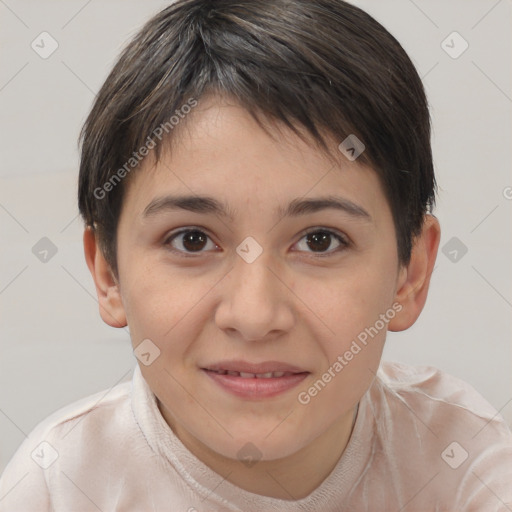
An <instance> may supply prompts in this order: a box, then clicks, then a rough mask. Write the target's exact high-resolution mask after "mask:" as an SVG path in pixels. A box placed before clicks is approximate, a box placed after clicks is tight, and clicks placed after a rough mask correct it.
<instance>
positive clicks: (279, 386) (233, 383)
mask: <svg viewBox="0 0 512 512" xmlns="http://www.w3.org/2000/svg"><path fill="white" fill-rule="evenodd" d="M202 371H203V372H204V373H206V375H208V377H210V379H212V380H213V381H215V382H216V383H217V384H218V385H219V386H221V387H222V388H223V389H224V390H226V391H229V392H230V393H232V394H233V395H236V396H239V397H241V398H268V397H272V396H277V395H280V394H281V393H284V392H285V391H288V390H290V389H292V388H294V387H295V386H297V385H298V384H299V383H300V382H302V381H303V380H304V379H305V378H306V377H307V376H308V373H307V372H304V373H295V374H293V375H288V376H283V377H270V378H268V379H257V378H248V379H246V378H243V377H238V376H235V375H227V374H226V375H221V374H220V373H215V372H212V371H208V370H202Z"/></svg>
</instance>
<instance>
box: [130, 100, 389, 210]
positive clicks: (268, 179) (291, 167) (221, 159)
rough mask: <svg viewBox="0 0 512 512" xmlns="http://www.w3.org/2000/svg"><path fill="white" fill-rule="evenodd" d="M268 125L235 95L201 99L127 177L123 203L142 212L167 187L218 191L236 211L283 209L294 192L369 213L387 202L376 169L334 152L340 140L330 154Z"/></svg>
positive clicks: (209, 192) (194, 192) (195, 192)
mask: <svg viewBox="0 0 512 512" xmlns="http://www.w3.org/2000/svg"><path fill="white" fill-rule="evenodd" d="M266 126H267V131H265V130H263V129H262V128H261V127H260V126H259V125H258V123H257V122H256V121H255V120H254V119H253V118H252V116H251V114H250V113H249V112H248V111H247V110H246V109H244V108H243V107H241V106H239V105H237V104H236V103H234V102H230V101H229V100H226V99H221V98H218V97H211V96H210V97H207V98H205V99H204V100H203V99H202V100H201V101H200V102H199V104H198V106H196V107H195V108H194V109H193V110H192V111H191V112H190V113H189V114H188V115H187V117H186V118H185V119H184V120H183V121H182V122H181V124H180V125H179V126H177V127H176V131H175V132H173V134H172V135H173V140H172V143H171V144H166V145H164V146H162V154H161V159H160V161H159V162H158V164H155V162H154V160H153V159H152V158H151V154H150V156H149V157H147V158H146V160H145V161H143V162H142V164H140V165H139V168H138V169H137V172H136V173H134V175H132V176H131V177H130V180H129V181H130V182H129V183H127V184H126V185H127V190H126V192H125V198H124V201H123V210H128V213H129V214H130V215H137V216H141V215H143V214H144V212H145V211H147V208H148V205H149V203H150V202H151V201H153V202H154V201H155V200H158V198H162V197H163V196H164V195H166V194H170V193H173V194H175V193H180V194H181V195H184V194H186V195H201V196H206V195H208V196H213V197H216V198H218V199H219V200H220V202H222V203H223V204H224V205H225V206H226V209H227V210H229V213H230V214H231V215H232V216H236V215H240V214H241V213H243V211H244V210H246V209H247V208H249V207H251V206H254V207H255V208H259V209H268V205H269V204H271V203H273V204H275V205H276V208H275V210H276V211H277V212H281V213H282V212H283V209H284V206H285V205H288V203H289V202H290V201H292V200H293V199H296V198H300V197H303V198H306V197H315V196H320V195H321V196H323V197H324V196H326V195H327V194H329V195H332V194H333V193H336V194H341V195H342V196H343V198H344V199H345V200H346V201H348V202H352V203H353V204H356V205H357V204H359V205H360V206H361V207H362V208H363V209H364V210H366V211H367V212H368V213H370V216H372V217H373V216H374V215H372V211H373V212H374V214H375V213H377V210H378V209H379V208H384V209H386V207H387V202H386V201H385V199H384V194H383V191H382V189H381V186H380V182H379V179H378V176H377V174H376V172H375V171H374V170H372V169H370V168H369V167H367V166H365V165H362V164H359V163H358V162H357V161H354V162H350V161H349V160H347V159H346V158H345V157H344V156H343V155H342V154H341V152H339V156H336V151H337V141H334V140H333V141H332V144H333V151H332V153H333V154H334V155H335V157H334V158H333V157H329V156H328V155H327V154H326V153H325V151H323V150H321V149H319V148H318V147H316V146H315V145H314V144H313V143H307V142H305V141H304V140H302V139H301V138H300V137H299V136H298V135H297V134H295V133H293V131H292V130H291V129H289V128H288V127H286V126H284V125H278V124H272V125H271V124H267V125H266ZM269 132H270V133H269ZM164 142H165V139H164ZM361 203H362V204H361ZM279 205H280V206H279ZM363 205H366V207H365V206H363Z"/></svg>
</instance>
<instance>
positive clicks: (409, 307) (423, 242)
mask: <svg viewBox="0 0 512 512" xmlns="http://www.w3.org/2000/svg"><path fill="white" fill-rule="evenodd" d="M440 238H441V227H440V226H439V221H438V220H437V219H436V218H435V217H434V216H433V215H429V214H427V215H425V219H424V221H423V228H422V231H421V233H420V235H419V236H418V237H417V238H416V240H415V241H414V245H413V248H412V251H411V260H410V262H409V264H408V265H407V266H405V267H402V268H401V269H400V272H399V274H398V281H397V292H396V295H395V301H396V302H398V303H399V304H401V305H402V309H401V310H400V312H399V313H398V314H397V315H396V316H395V317H394V318H393V319H392V320H390V322H389V324H388V329H389V330H390V331H404V330H405V329H408V328H409V327H411V325H413V324H414V322H416V320H417V318H418V317H419V316H420V313H421V311H422V310H423V307H424V305H425V301H426V300H427V294H428V287H429V285H430V276H431V275H432V271H433V269H434V264H435V262H436V257H437V249H438V247H439V240H440Z"/></svg>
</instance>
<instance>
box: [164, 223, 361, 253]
mask: <svg viewBox="0 0 512 512" xmlns="http://www.w3.org/2000/svg"><path fill="white" fill-rule="evenodd" d="M191 231H199V232H201V233H203V234H205V235H206V236H207V237H208V238H209V239H210V240H211V241H212V242H213V243H214V244H215V245H216V246H217V247H218V244H217V243H216V242H214V240H213V238H212V236H211V235H210V234H209V231H208V230H207V229H206V228H203V227H201V226H186V227H183V228H179V229H178V230H177V231H175V232H172V233H170V234H168V235H166V236H165V237H164V241H163V244H164V245H165V246H168V245H170V242H171V241H172V240H174V238H176V237H178V236H179V235H182V234H184V233H188V232H191ZM319 232H325V233H328V234H329V235H331V236H332V237H334V238H335V239H336V240H338V242H339V243H340V246H339V247H337V248H336V249H334V250H331V251H327V252H324V253H322V252H318V253H315V252H310V253H308V252H306V254H308V257H313V258H318V257H328V256H332V255H334V254H337V253H339V252H340V251H341V250H343V249H346V248H348V247H349V246H351V245H352V242H351V240H350V238H349V237H348V236H347V235H345V234H344V233H342V232H340V231H338V230H337V229H335V228H327V227H323V226H315V227H312V228H307V229H305V230H304V231H302V232H301V233H300V235H299V238H298V240H297V241H296V242H295V243H294V244H293V245H296V244H297V243H298V242H300V241H301V240H302V239H303V238H304V237H305V236H307V235H309V234H312V233H319ZM170 250H171V251H172V252H173V253H174V254H178V255H180V256H184V257H192V258H194V257H199V256H201V255H202V254H204V252H205V251H199V252H197V253H193V252H186V251H180V250H177V249H174V248H173V247H171V248H170ZM294 252H304V251H294Z"/></svg>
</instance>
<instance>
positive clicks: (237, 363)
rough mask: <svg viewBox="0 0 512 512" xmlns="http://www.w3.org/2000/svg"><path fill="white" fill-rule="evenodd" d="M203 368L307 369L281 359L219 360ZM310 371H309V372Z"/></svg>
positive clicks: (253, 369) (250, 370)
mask: <svg viewBox="0 0 512 512" xmlns="http://www.w3.org/2000/svg"><path fill="white" fill-rule="evenodd" d="M202 369H203V370H214V371H219V370H226V371H232V372H246V373H268V372H291V373H304V372H306V371H307V370H304V369H303V368H299V367H298V366H293V365H291V364H288V363H281V362H279V361H263V362H261V363H249V362H247V361H242V360H229V361H228V360H226V361H219V362H218V363H213V364H209V365H206V366H204V367H202ZM308 373H309V372H308Z"/></svg>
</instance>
